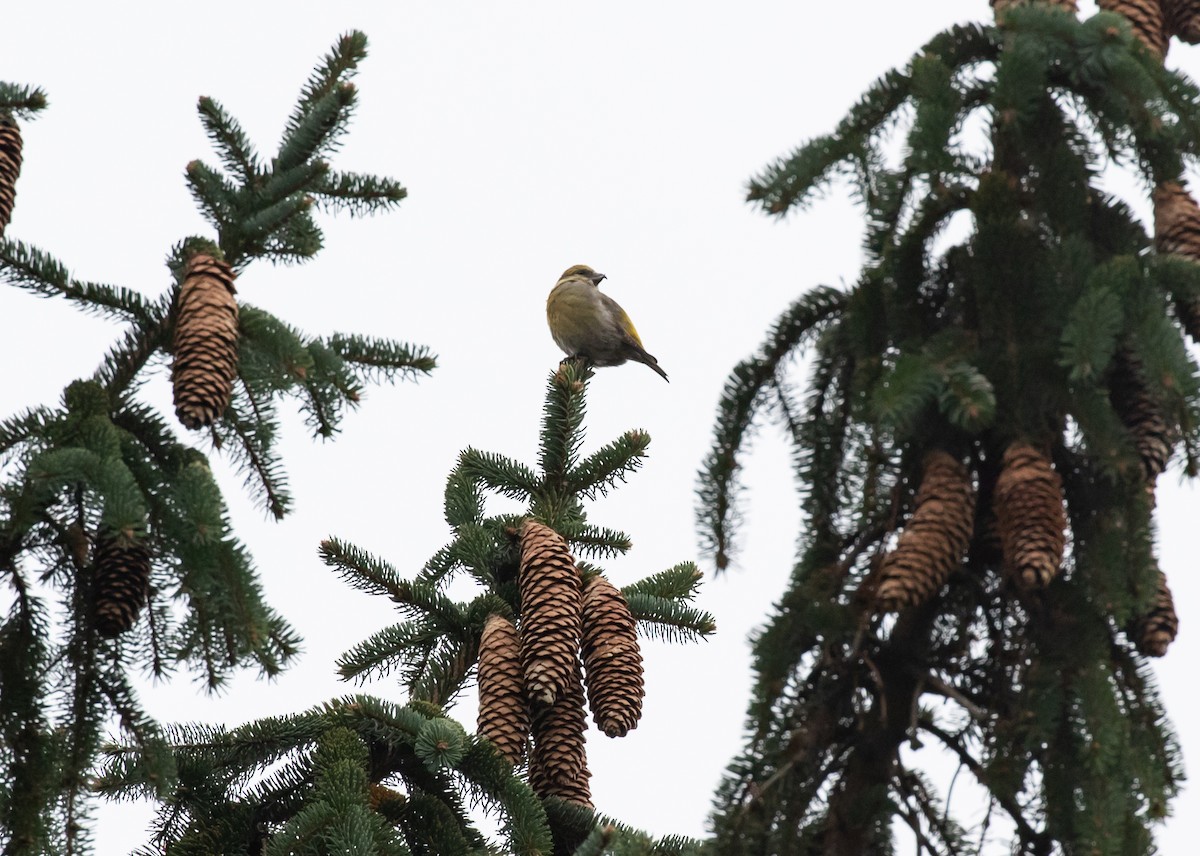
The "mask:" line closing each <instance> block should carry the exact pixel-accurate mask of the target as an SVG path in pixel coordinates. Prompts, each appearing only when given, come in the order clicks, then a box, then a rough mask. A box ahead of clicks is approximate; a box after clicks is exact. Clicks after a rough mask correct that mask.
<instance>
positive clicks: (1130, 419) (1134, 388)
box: [1108, 349, 1175, 485]
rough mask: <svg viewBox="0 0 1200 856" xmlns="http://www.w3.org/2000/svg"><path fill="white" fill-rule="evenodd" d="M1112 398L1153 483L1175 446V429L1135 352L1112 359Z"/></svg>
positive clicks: (1127, 351)
mask: <svg viewBox="0 0 1200 856" xmlns="http://www.w3.org/2000/svg"><path fill="white" fill-rule="evenodd" d="M1108 385H1109V399H1110V400H1111V401H1112V404H1113V409H1115V410H1116V411H1117V415H1118V416H1120V417H1121V421H1122V422H1123V423H1124V424H1125V427H1126V428H1128V429H1129V433H1130V435H1131V436H1132V437H1133V444H1134V447H1135V448H1136V449H1137V453H1138V457H1139V458H1140V459H1141V462H1142V477H1143V478H1144V479H1145V480H1146V482H1147V484H1149V485H1153V484H1154V482H1155V480H1157V479H1158V477H1159V475H1160V474H1161V473H1162V471H1163V470H1165V469H1166V468H1167V462H1168V461H1169V460H1170V459H1171V452H1172V450H1173V449H1174V445H1175V441H1174V432H1173V431H1172V430H1171V428H1170V427H1169V426H1168V425H1167V420H1166V417H1165V416H1164V415H1163V409H1162V407H1161V406H1160V405H1159V403H1158V401H1157V400H1156V399H1155V398H1154V397H1153V396H1152V395H1151V394H1150V390H1149V388H1148V387H1147V386H1146V381H1145V377H1144V372H1143V369H1142V362H1141V360H1140V359H1138V356H1137V354H1135V353H1133V351H1130V350H1127V349H1123V350H1121V351H1119V352H1118V353H1117V355H1116V358H1115V359H1114V360H1113V366H1112V371H1111V372H1110V373H1109V378H1108Z"/></svg>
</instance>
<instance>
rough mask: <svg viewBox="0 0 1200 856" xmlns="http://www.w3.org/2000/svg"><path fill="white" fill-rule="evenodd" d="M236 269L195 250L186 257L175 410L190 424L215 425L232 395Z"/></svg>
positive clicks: (173, 374)
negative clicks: (190, 255) (195, 252)
mask: <svg viewBox="0 0 1200 856" xmlns="http://www.w3.org/2000/svg"><path fill="white" fill-rule="evenodd" d="M233 279H234V273H233V269H232V268H231V267H230V266H229V265H228V264H226V263H225V262H224V261H222V260H221V259H217V258H214V257H213V256H210V255H206V254H204V253H197V254H196V255H194V256H192V258H191V259H190V260H189V261H188V266H187V274H186V275H185V276H184V280H183V285H182V287H181V288H180V289H179V303H178V306H177V314H176V316H175V348H174V350H175V362H174V363H173V364H172V366H171V383H172V384H173V385H174V388H175V414H176V415H177V416H178V417H179V421H180V422H182V423H183V424H184V426H185V427H187V428H200V427H202V426H205V425H211V424H213V422H215V421H216V420H217V419H218V418H220V416H221V414H222V413H224V412H225V408H227V407H228V406H229V400H230V398H231V397H232V395H233V381H234V378H236V377H237V366H238V308H237V301H236V300H235V299H234V296H233V295H234V288H233Z"/></svg>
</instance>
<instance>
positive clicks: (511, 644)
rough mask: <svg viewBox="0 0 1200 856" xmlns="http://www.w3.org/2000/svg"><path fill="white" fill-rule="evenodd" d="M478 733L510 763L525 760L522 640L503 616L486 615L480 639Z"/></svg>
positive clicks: (526, 718) (526, 719)
mask: <svg viewBox="0 0 1200 856" xmlns="http://www.w3.org/2000/svg"><path fill="white" fill-rule="evenodd" d="M478 730H479V733H480V734H481V735H482V736H484V737H486V738H487V739H488V740H490V741H492V743H494V744H495V746H496V748H497V749H498V750H500V754H501V755H503V756H504V757H505V758H507V759H508V760H509V762H510V763H512V764H519V763H521V761H522V760H523V759H524V757H525V742H526V740H528V738H529V708H528V707H527V706H526V704H525V691H524V687H523V686H522V685H521V640H520V638H519V637H518V636H517V628H516V627H514V626H513V623H512V622H511V621H509V620H508V619H507V618H505V617H504V616H503V615H489V616H488V619H487V622H486V623H485V624H484V625H483V635H482V636H481V637H480V639H479V719H478Z"/></svg>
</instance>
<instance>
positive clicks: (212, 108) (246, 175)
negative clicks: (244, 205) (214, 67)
mask: <svg viewBox="0 0 1200 856" xmlns="http://www.w3.org/2000/svg"><path fill="white" fill-rule="evenodd" d="M196 109H197V111H199V113H200V122H201V123H202V124H203V125H204V130H205V132H207V134H208V138H209V139H210V140H212V143H213V147H214V148H215V149H216V150H217V154H218V155H219V156H220V158H221V161H222V163H224V164H225V168H226V169H228V170H229V171H230V172H232V173H235V174H236V175H237V176H238V177H239V178H240V179H241V180H242V181H243V182H244V183H246V184H250V183H252V182H254V181H255V180H256V179H257V178H258V177H259V175H260V174H261V173H262V167H261V165H260V164H259V161H258V155H257V154H256V153H255V151H254V145H253V144H252V143H251V142H250V138H249V137H248V136H246V132H245V131H244V130H242V126H241V125H240V124H239V123H238V121H237V120H236V119H234V118H233V117H232V116H230V115H229V113H227V112H226V111H225V108H224V107H222V106H221V105H220V104H218V103H217V102H216V101H214V100H213V99H211V98H209V97H207V96H201V97H200V100H199V102H198V103H197V105H196Z"/></svg>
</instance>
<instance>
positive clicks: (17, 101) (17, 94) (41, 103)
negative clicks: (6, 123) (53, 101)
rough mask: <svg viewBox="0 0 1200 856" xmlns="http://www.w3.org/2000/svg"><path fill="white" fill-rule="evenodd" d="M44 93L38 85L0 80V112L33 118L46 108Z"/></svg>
mask: <svg viewBox="0 0 1200 856" xmlns="http://www.w3.org/2000/svg"><path fill="white" fill-rule="evenodd" d="M47 103H48V101H47V99H46V93H45V91H44V90H43V89H42V88H41V87H40V86H25V85H23V84H19V83H4V82H2V81H0V112H8V113H11V114H12V115H13V116H14V117H16V118H18V119H33V118H35V117H36V115H37V114H38V113H39V112H40V111H42V110H44V109H46V105H47Z"/></svg>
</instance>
